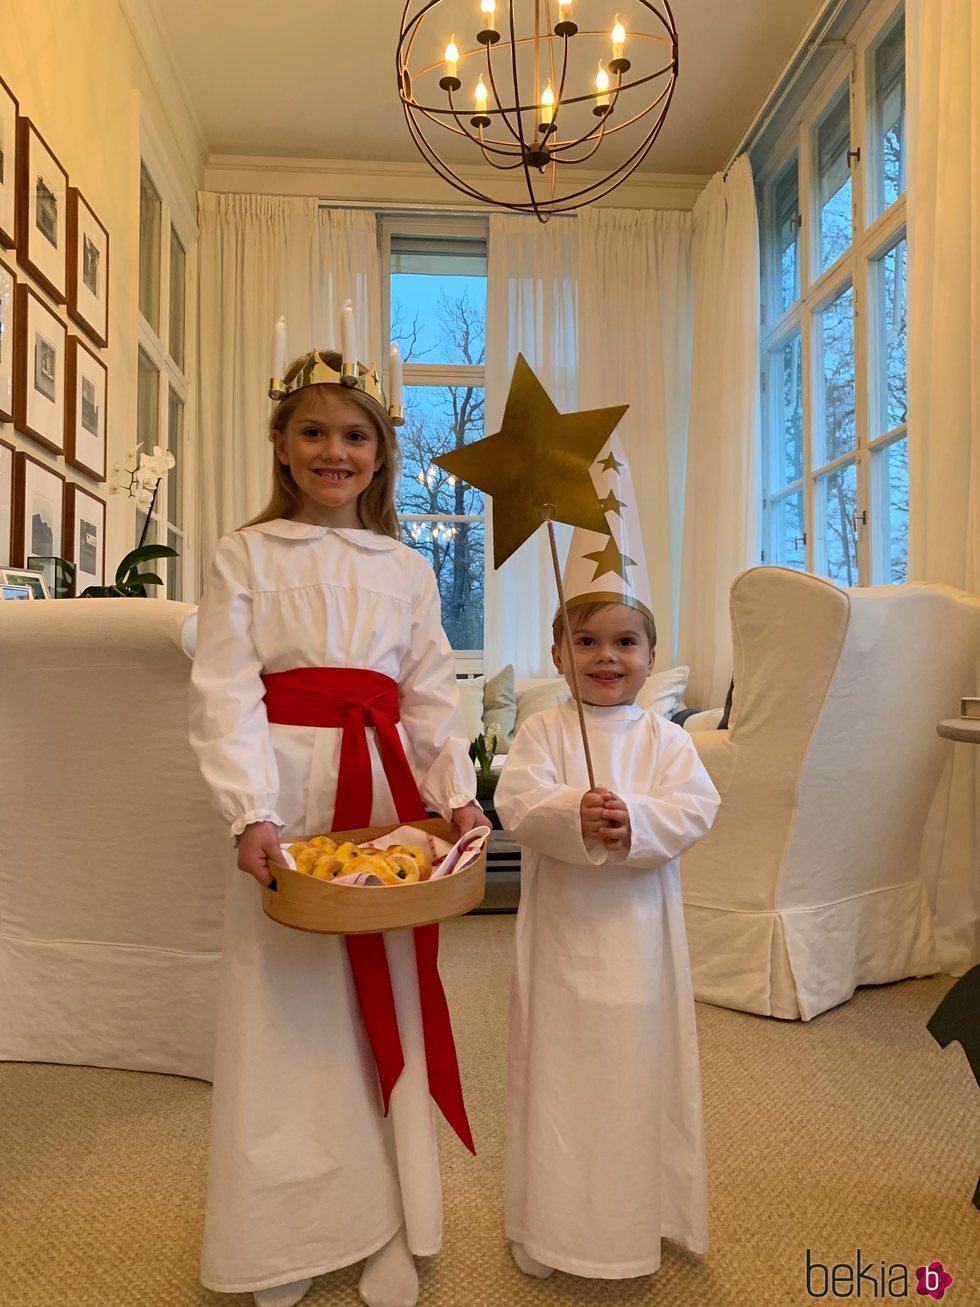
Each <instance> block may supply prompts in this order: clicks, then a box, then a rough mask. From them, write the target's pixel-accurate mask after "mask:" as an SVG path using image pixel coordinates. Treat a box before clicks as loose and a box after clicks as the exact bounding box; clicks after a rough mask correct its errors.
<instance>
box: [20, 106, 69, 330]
mask: <svg viewBox="0 0 980 1307" xmlns="http://www.w3.org/2000/svg"><path fill="white" fill-rule="evenodd" d="M16 214H17V257H18V259H19V260H20V262H21V263H22V265H23V266H24V267H25V268H26V269H27V271H28V272H29V273H30V274H31V276H32V277H35V278H36V279H37V280H38V281H39V282H40V283H41V285H42V286H43V287H44V289H45V290H46V291H47V292H48V294H49V295H50V296H51V297H52V299H54V300H55V301H56V302H57V303H58V304H64V302H65V285H66V280H67V277H66V271H67V265H68V256H67V251H68V174H67V173H66V172H65V170H64V168H62V166H61V164H60V163H59V162H58V160H57V159H56V158H55V156H54V154H52V152H51V150H49V149H48V145H47V142H46V141H45V139H44V137H43V136H42V135H41V133H40V132H39V131H38V130H37V128H36V127H35V126H34V124H33V123H32V122H31V120H30V118H20V119H18V122H17V208H16Z"/></svg>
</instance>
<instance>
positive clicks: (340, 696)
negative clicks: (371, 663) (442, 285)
mask: <svg viewBox="0 0 980 1307" xmlns="http://www.w3.org/2000/svg"><path fill="white" fill-rule="evenodd" d="M262 681H263V684H264V685H265V707H266V713H267V716H268V719H269V721H270V722H274V723H276V724H277V725H282V726H329V727H335V728H338V729H342V730H343V737H342V739H341V744H340V768H339V773H338V778H337V801H336V805H335V807H334V815H333V822H332V829H334V830H356V829H357V828H358V827H360V826H369V825H370V824H371V809H372V806H373V794H372V786H371V754H370V751H369V748H368V739H367V728H368V727H371V728H372V729H373V730H374V732H375V740H376V743H377V746H378V752H379V754H380V756H381V762H382V765H383V767H384V773H385V778H386V779H387V781H388V787H389V789H390V790H391V796H392V799H393V800H394V804H395V811H396V812H397V814H398V819H399V821H404V822H411V821H419V820H422V819H423V818H424V817H425V815H426V812H425V805H424V803H423V802H422V796H421V795H420V794H419V790H418V786H417V785H416V783H415V777H414V776H413V775H412V769H411V767H410V766H409V762H408V759H407V758H406V757H405V750H404V748H403V746H402V741H401V737H400V735H399V734H398V730H397V723H398V721H399V716H400V714H399V705H398V684H397V682H396V681H393V680H392V679H391V677H390V676H384V675H382V674H381V673H380V672H372V671H367V670H362V669H359V668H354V667H295V668H293V669H292V670H290V671H288V672H269V673H267V674H266V675H264V676H263V677H262ZM305 833H308V832H305ZM412 933H413V937H414V941H415V962H416V966H417V968H418V976H419V997H420V1000H421V1009H422V1036H423V1041H424V1043H425V1061H426V1069H427V1073H428V1081H429V1093H430V1094H431V1095H432V1097H433V1099H434V1100H435V1101H436V1103H437V1104H438V1106H439V1108H440V1109H441V1111H442V1114H443V1116H445V1118H446V1120H447V1121H448V1122H449V1124H450V1125H451V1126H452V1128H453V1129H454V1130H455V1131H456V1134H457V1135H458V1136H459V1137H460V1139H461V1140H462V1141H463V1143H464V1144H465V1145H466V1147H467V1148H468V1149H469V1150H470V1152H471V1153H474V1154H475V1153H476V1149H475V1148H474V1147H473V1136H472V1134H471V1133H470V1125H469V1121H468V1120H467V1117H466V1107H465V1104H464V1103H463V1089H462V1086H461V1084H460V1079H459V1064H458V1062H457V1059H456V1045H455V1043H454V1041H453V1029H452V1024H451V1022H450V1019H449V1005H448V1004H447V1002H446V995H445V992H444V990H443V987H442V980H441V978H440V976H439V967H438V957H439V927H438V925H429V926H417V927H416V928H415V930H414V931H413V932H412ZM345 940H346V943H347V955H348V957H349V958H350V964H351V972H352V974H353V977H354V984H355V986H356V989H357V997H358V1002H359V1004H360V1008H361V1015H362V1018H363V1020H364V1027H365V1030H366V1031H367V1036H368V1039H369V1041H370V1043H371V1049H372V1051H373V1053H374V1060H375V1063H376V1065H377V1068H378V1078H379V1080H380V1082H381V1096H382V1099H383V1101H384V1110H385V1115H387V1114H388V1106H389V1103H390V1100H391V1091H392V1089H393V1088H394V1087H395V1084H396V1082H397V1080H398V1077H399V1076H400V1075H401V1072H402V1068H403V1067H404V1065H405V1056H404V1053H403V1052H402V1045H401V1039H400V1037H399V1033H398V1017H397V1015H396V1012H395V999H394V995H393V994H392V990H391V975H390V973H389V971H388V958H387V954H386V953H385V946H384V937H383V936H382V935H380V934H378V935H347V936H345Z"/></svg>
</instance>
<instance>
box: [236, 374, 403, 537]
mask: <svg viewBox="0 0 980 1307" xmlns="http://www.w3.org/2000/svg"><path fill="white" fill-rule="evenodd" d="M319 353H320V357H321V358H322V359H323V361H324V362H325V363H327V364H329V365H330V367H332V368H335V369H336V370H337V372H339V371H340V366H341V363H342V359H341V356H340V355H339V354H338V353H336V351H334V350H320V351H319ZM308 357H309V355H307V354H303V355H302V356H301V357H300V358H298V359H294V360H293V362H292V363H290V365H289V367H288V368H287V369H286V376H285V380H286V381H292V379H293V378H294V377H295V376H296V374H297V372H299V370H300V368H301V367H302V366H303V364H304V363H305V362H306V360H307V358H308ZM358 367H359V368H361V367H362V365H361V364H358ZM308 389H309V387H308V386H304V387H303V389H302V390H294V391H293V393H292V394H291V395H287V396H286V398H285V399H281V400H280V401H279V403H278V404H277V405H276V407H275V411H274V412H273V414H272V417H271V418H270V419H269V440H270V441H272V442H273V450H272V494H271V496H270V498H269V502H268V503H267V504H266V506H265V508H263V510H262V512H261V513H259V514H258V516H256V517H253V518H250V519H249V521H247V522H243V523H242V525H241V526H240V527H239V528H238V529H239V531H240V530H242V528H243V527H246V526H257V525H258V524H259V523H260V522H274V521H275V520H276V518H278V517H286V518H289V517H292V516H293V514H294V513H295V512H296V510H297V509H298V508H299V506H300V502H301V500H300V494H299V490H298V489H297V486H296V482H295V481H294V480H293V474H292V472H291V471H290V469H289V464H288V463H280V461H279V456H278V455H277V454H276V451H275V439H276V435H277V434H281V435H285V432H286V425H287V423H288V422H289V418H290V416H291V414H292V413H293V411H294V410H295V409H296V408H298V407H299V404H300V401H301V400H302V398H303V396H304V394H305V393H306V391H307V390H308ZM331 389H336V390H339V391H340V392H341V394H342V395H343V397H344V398H345V399H349V400H351V401H353V403H355V404H357V405H358V407H359V408H362V409H363V410H364V412H365V413H366V414H367V416H368V418H369V419H370V421H371V425H372V426H373V428H374V430H375V432H376V433H377V437H378V458H380V459H381V466H380V467H379V468H378V470H377V472H375V474H374V477H373V478H372V481H371V484H370V485H369V486H368V488H367V489H366V490H363V491H362V492H361V494H360V495H359V496H358V500H357V516H358V518H359V519H360V522H361V525H362V526H365V527H367V528H368V530H369V531H374V532H375V534H377V535H384V536H391V538H392V539H393V540H398V539H400V538H401V531H400V529H399V525H398V515H397V514H396V512H395V485H396V483H397V479H398V476H399V473H400V472H401V449H400V448H399V445H398V437H397V436H396V434H395V427H394V424H393V423H392V421H391V418H390V417H389V416H388V414H387V413H386V412H385V410H384V409H383V408H382V407H381V405H380V404H378V403H377V402H376V401H375V400H374V399H372V398H371V396H370V395H367V394H365V393H364V391H363V390H359V389H358V388H357V387H356V386H341V385H337V386H336V387H333V386H332V387H331Z"/></svg>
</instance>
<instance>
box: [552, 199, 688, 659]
mask: <svg viewBox="0 0 980 1307" xmlns="http://www.w3.org/2000/svg"><path fill="white" fill-rule="evenodd" d="M693 226H694V222H693V217H692V215H691V214H690V213H673V212H657V211H653V212H651V211H645V210H641V209H585V210H583V211H582V213H581V214H580V215H579V218H578V221H577V224H576V227H577V231H578V238H579V331H578V339H579V395H578V399H579V407H581V408H601V407H604V406H606V405H609V404H622V403H629V406H630V407H629V412H628V413H627V414H626V416H625V417H624V418H623V420H622V421H621V422H620V424H619V426H618V428H617V433H618V434H619V435H620V437H621V438H622V441H623V446H624V448H625V450H626V455H627V457H628V459H629V464H630V471H631V473H632V477H633V491H634V493H635V494H636V496H637V500H638V503H639V505H640V506H641V507H640V520H641V526H642V530H643V545H644V549H645V551H646V562H647V568H648V574H649V577H650V587H651V593H652V595H653V608H654V616H655V617H656V621H657V643H658V663H659V665H660V666H661V667H664V668H666V667H671V666H673V665H674V663H675V662H676V661H677V659H676V657H675V655H676V652H677V648H676V633H677V616H678V607H679V603H680V574H681V536H682V525H683V509H684V467H685V460H686V453H687V425H688V395H689V386H690V362H691V237H692V232H693Z"/></svg>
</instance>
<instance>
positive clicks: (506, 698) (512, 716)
mask: <svg viewBox="0 0 980 1307" xmlns="http://www.w3.org/2000/svg"><path fill="white" fill-rule="evenodd" d="M491 722H493V723H495V724H496V726H497V731H498V734H497V753H506V752H507V750H508V749H509V748H510V745H511V741H512V740H513V738H514V728H515V726H516V724H517V692H516V690H515V688H514V668H513V666H512V665H511V664H510V663H508V664H507V666H506V667H505V668H504V669H503V671H500V672H497V674H496V675H495V676H491V677H490V678H489V679H488V680H487V681H486V684H485V685H484V687H483V726H484V729H486V728H487V727H488V726H489V725H490V724H491Z"/></svg>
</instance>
